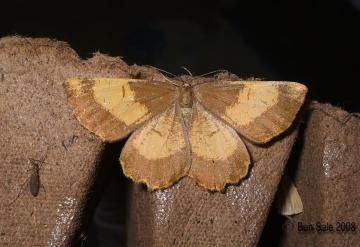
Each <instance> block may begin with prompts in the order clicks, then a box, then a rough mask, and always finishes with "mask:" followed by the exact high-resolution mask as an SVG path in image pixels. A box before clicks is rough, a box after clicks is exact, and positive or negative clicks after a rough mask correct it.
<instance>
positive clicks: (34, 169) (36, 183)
mask: <svg viewBox="0 0 360 247" xmlns="http://www.w3.org/2000/svg"><path fill="white" fill-rule="evenodd" d="M46 157H47V151H46V153H45V155H44V156H43V157H42V158H41V159H39V160H38V159H33V158H29V161H30V163H31V168H30V170H31V175H30V178H29V179H27V180H26V181H25V182H24V183H23V184H22V186H21V190H20V193H19V194H18V195H17V197H16V198H15V199H14V201H13V202H11V203H10V204H9V205H11V204H13V203H15V201H16V200H17V199H18V198H19V197H20V195H21V194H22V192H23V189H24V186H25V185H26V184H27V183H28V184H29V190H30V193H31V195H32V196H33V197H36V196H38V195H39V191H40V187H41V183H40V169H41V166H42V165H43V164H46V162H45V160H46ZM42 188H43V189H44V190H45V188H44V187H43V186H42Z"/></svg>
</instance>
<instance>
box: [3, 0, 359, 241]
mask: <svg viewBox="0 0 360 247" xmlns="http://www.w3.org/2000/svg"><path fill="white" fill-rule="evenodd" d="M359 9H360V0H328V1H326V0H323V1H316V0H293V1H285V0H283V1H259V0H248V1H235V0H221V1H188V0H183V1H180V0H179V1H169V0H168V1H165V0H163V1H151V0H150V1H139V0H125V1H110V0H107V1H97V2H90V1H88V2H85V1H84V2H81V1H64V0H63V1H20V0H14V1H11V2H10V1H8V2H4V1H2V2H1V3H0V37H3V36H7V35H14V34H17V35H21V36H29V37H50V38H54V39H57V40H61V41H66V42H68V43H69V44H70V45H71V47H73V48H74V49H75V50H76V51H77V52H78V53H79V55H80V56H81V57H83V58H88V57H91V56H92V53H94V52H96V51H100V52H102V53H106V54H109V55H111V56H120V57H122V58H123V59H124V60H125V61H126V62H127V63H129V64H133V63H137V64H140V65H143V64H147V65H152V66H155V67H158V68H161V69H164V70H166V71H169V72H172V73H175V74H178V73H185V71H184V70H182V69H181V66H185V67H186V68H188V69H189V70H190V71H191V72H192V73H193V74H203V73H206V72H209V71H213V70H217V69H226V70H229V71H230V72H233V73H235V74H237V75H239V76H240V77H242V78H247V77H250V76H253V77H257V78H264V79H268V80H290V81H298V82H303V83H305V84H306V85H307V86H308V88H309V97H310V98H311V99H315V100H318V101H320V102H329V103H331V104H333V105H335V106H339V107H342V108H344V109H346V110H348V111H350V112H358V111H359V100H358V98H359V96H358V92H357V90H356V89H357V87H356V86H357V83H358V82H359V79H358V71H359V70H360V67H359V62H358V61H359V58H360V57H359V55H360V54H359V46H360V39H359V37H358V34H359V31H360V18H359ZM111 148H113V149H114V150H117V148H119V147H117V146H113V147H111ZM112 169H118V170H119V171H117V172H113V174H114V175H112V179H110V180H109V181H110V182H109V183H108V184H107V186H106V190H105V191H104V193H102V194H103V197H102V200H101V202H100V204H99V205H98V207H97V210H96V213H95V214H94V217H93V222H92V224H91V225H90V227H89V228H88V229H87V230H86V231H87V233H88V237H87V241H86V246H119V245H118V244H117V243H119V242H123V239H122V237H121V236H120V237H119V232H124V222H125V209H124V206H123V205H124V200H125V199H124V198H125V195H124V191H125V190H124V189H123V188H124V183H125V181H124V178H123V177H122V176H121V171H120V168H119V166H118V165H117V166H115V165H114V167H113V168H112ZM116 174H118V175H116ZM119 188H120V192H119ZM118 209H121V210H120V211H121V212H120V213H119V210H118ZM270 219H271V217H270ZM268 225H269V224H268ZM280 228H281V226H280ZM273 230H275V229H273ZM265 231H271V229H269V227H267V228H265ZM268 233H269V232H268ZM267 235H269V234H266V232H265V233H264V236H267ZM270 235H271V234H270ZM84 243H85V242H84ZM261 243H264V244H265V241H264V240H262V241H261ZM261 243H260V245H262V244H261ZM77 244H79V243H77Z"/></svg>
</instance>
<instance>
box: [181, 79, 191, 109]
mask: <svg viewBox="0 0 360 247" xmlns="http://www.w3.org/2000/svg"><path fill="white" fill-rule="evenodd" d="M179 103H180V107H181V108H191V107H192V103H193V92H192V88H191V87H190V86H189V85H187V84H185V85H184V86H183V87H181V89H180V97H179Z"/></svg>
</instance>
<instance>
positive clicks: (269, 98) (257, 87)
mask: <svg viewBox="0 0 360 247" xmlns="http://www.w3.org/2000/svg"><path fill="white" fill-rule="evenodd" d="M194 92H195V95H196V97H197V99H198V100H199V102H200V103H201V104H202V105H204V106H205V108H206V109H208V110H209V111H210V112H212V113H214V114H215V115H216V116H218V117H220V118H222V119H223V120H225V121H226V122H227V123H229V124H230V125H231V126H232V127H233V128H235V129H236V130H237V131H238V132H239V133H241V134H242V135H244V136H245V137H247V138H248V139H250V140H251V141H254V142H257V143H266V142H268V141H270V140H271V139H272V138H274V137H275V136H277V135H279V134H281V133H282V132H284V131H285V130H286V129H288V128H289V127H290V125H291V123H292V122H293V121H294V119H295V117H296V114H297V112H298V111H299V109H300V107H301V106H302V104H303V103H304V100H305V95H306V92H307V88H306V87H305V86H304V85H302V84H300V83H296V82H274V81H223V82H215V83H206V84H202V85H199V86H196V87H195V90H194Z"/></svg>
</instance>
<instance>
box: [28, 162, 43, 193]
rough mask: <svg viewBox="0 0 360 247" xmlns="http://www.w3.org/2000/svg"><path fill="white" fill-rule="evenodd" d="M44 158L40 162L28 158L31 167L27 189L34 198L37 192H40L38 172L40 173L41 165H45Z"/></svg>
mask: <svg viewBox="0 0 360 247" xmlns="http://www.w3.org/2000/svg"><path fill="white" fill-rule="evenodd" d="M45 158H46V157H45V156H44V157H43V159H41V160H35V159H32V158H29V160H30V163H31V165H32V168H31V176H30V181H29V189H30V193H31V195H33V196H34V197H35V196H37V195H38V194H39V190H40V175H39V172H40V167H41V166H42V164H44V163H45V162H44V161H45Z"/></svg>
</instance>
